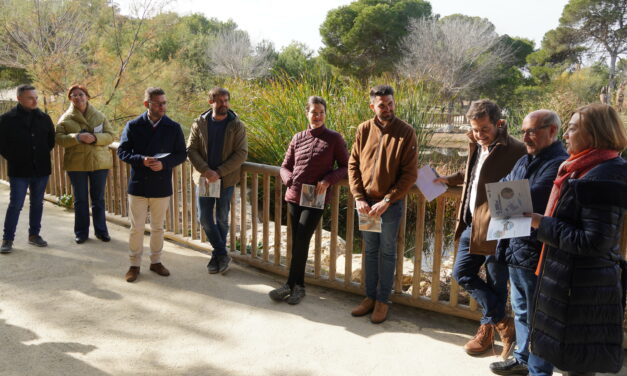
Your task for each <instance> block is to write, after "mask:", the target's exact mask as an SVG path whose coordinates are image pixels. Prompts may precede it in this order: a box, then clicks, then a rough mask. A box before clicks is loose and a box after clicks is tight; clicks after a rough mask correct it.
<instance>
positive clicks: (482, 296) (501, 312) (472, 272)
mask: <svg viewBox="0 0 627 376" xmlns="http://www.w3.org/2000/svg"><path fill="white" fill-rule="evenodd" d="M471 231H472V230H471V227H470V226H468V227H467V228H466V229H465V230H464V232H462V235H461V237H460V239H459V248H458V250H457V258H456V259H455V266H454V267H453V278H455V280H457V282H458V283H459V285H460V286H462V287H463V288H464V289H466V291H468V293H470V295H471V296H472V297H473V298H474V299H475V300H476V301H477V303H479V304H480V305H481V307H482V313H483V316H482V317H481V324H496V323H498V322H499V321H501V320H502V319H503V318H504V317H505V304H506V303H507V279H508V277H509V276H508V274H509V273H508V270H507V265H505V264H504V263H499V262H497V261H496V257H494V256H484V255H475V254H471V253H470V252H469V251H470V235H471ZM483 264H485V267H486V274H487V281H484V280H483V279H481V278H480V277H479V269H480V268H481V265H483Z"/></svg>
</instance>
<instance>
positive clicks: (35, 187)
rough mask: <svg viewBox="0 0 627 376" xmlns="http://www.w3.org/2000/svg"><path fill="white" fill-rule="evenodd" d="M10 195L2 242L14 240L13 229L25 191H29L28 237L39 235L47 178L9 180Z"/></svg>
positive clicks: (15, 225) (18, 216) (13, 178)
mask: <svg viewBox="0 0 627 376" xmlns="http://www.w3.org/2000/svg"><path fill="white" fill-rule="evenodd" d="M9 181H10V184H11V193H10V195H9V207H8V208H7V214H6V216H5V218H4V235H3V237H2V239H3V240H11V241H13V240H14V239H15V229H16V228H17V221H18V219H19V218H20V212H21V211H22V207H23V206H24V200H25V199H26V190H27V189H28V190H30V210H29V213H28V226H29V227H28V235H39V231H40V230H41V216H42V215H43V212H44V194H45V193H46V184H48V176H40V177H32V178H15V177H10V178H9Z"/></svg>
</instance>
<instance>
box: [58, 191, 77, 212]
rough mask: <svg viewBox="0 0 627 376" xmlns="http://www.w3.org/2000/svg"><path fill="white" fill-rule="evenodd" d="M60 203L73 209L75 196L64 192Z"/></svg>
mask: <svg viewBox="0 0 627 376" xmlns="http://www.w3.org/2000/svg"><path fill="white" fill-rule="evenodd" d="M59 205H61V206H63V207H65V208H67V209H72V208H73V207H74V197H73V196H72V195H69V194H64V195H61V196H60V197H59Z"/></svg>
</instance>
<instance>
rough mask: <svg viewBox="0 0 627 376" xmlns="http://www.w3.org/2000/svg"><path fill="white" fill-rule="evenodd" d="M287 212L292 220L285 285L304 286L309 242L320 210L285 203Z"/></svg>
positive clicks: (319, 215) (318, 220)
mask: <svg viewBox="0 0 627 376" xmlns="http://www.w3.org/2000/svg"><path fill="white" fill-rule="evenodd" d="M287 211H288V214H289V216H290V219H291V220H292V261H291V264H290V274H289V276H288V277H287V284H288V285H289V286H290V287H291V288H294V286H295V285H300V286H305V266H306V265H307V254H308V253H309V242H310V241H311V237H312V236H313V233H314V231H316V227H317V226H318V222H320V218H322V212H323V210H322V209H314V208H308V207H304V206H300V205H297V204H294V203H291V202H288V203H287Z"/></svg>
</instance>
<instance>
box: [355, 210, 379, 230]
mask: <svg viewBox="0 0 627 376" xmlns="http://www.w3.org/2000/svg"><path fill="white" fill-rule="evenodd" d="M357 219H358V220H359V231H368V232H381V217H372V216H369V215H366V214H361V213H360V212H357Z"/></svg>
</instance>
